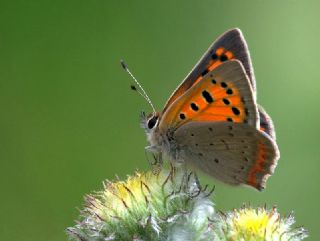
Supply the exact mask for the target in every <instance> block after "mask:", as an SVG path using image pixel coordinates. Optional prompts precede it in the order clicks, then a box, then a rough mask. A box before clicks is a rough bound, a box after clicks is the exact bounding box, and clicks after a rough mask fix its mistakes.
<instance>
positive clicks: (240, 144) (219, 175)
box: [141, 29, 279, 190]
mask: <svg viewBox="0 0 320 241" xmlns="http://www.w3.org/2000/svg"><path fill="white" fill-rule="evenodd" d="M141 119H142V126H143V128H144V129H145V130H146V134H147V139H148V142H149V143H150V146H149V147H147V149H148V150H150V151H152V152H155V153H157V154H159V155H160V156H164V158H166V159H169V161H170V162H172V163H177V162H181V163H185V164H186V166H187V167H191V168H194V169H196V170H201V171H202V172H204V173H206V174H208V175H210V176H213V177H215V178H216V179H218V180H220V181H222V182H225V183H228V184H231V185H239V184H246V185H249V186H252V187H254V188H256V189H258V190H261V189H263V188H264V187H265V183H266V180H267V177H268V176H269V175H271V174H272V173H273V171H274V168H275V166H276V163H277V160H278V158H279V151H278V147H277V145H276V142H275V134H274V128H273V124H272V121H271V118H270V117H269V115H268V114H267V113H266V112H265V111H264V109H262V107H260V106H259V105H258V104H257V102H256V85H255V79H254V74H253V69H252V65H251V59H250V55H249V52H248V49H247V45H246V42H245V40H244V38H243V36H242V33H241V31H240V30H239V29H232V30H229V31H228V32H226V33H225V34H223V35H222V36H221V37H220V38H218V40H217V41H216V42H214V43H213V45H212V46H210V48H209V50H208V51H207V52H206V53H205V55H204V56H203V57H202V58H201V59H200V61H199V62H198V64H197V65H196V67H195V68H194V69H193V70H192V71H191V72H190V74H189V75H188V76H187V77H186V79H185V80H184V81H183V82H182V84H181V85H180V86H179V87H178V88H177V89H176V90H175V92H174V93H173V94H172V95H171V97H170V98H169V100H168V102H167V104H166V105H165V107H164V109H163V111H162V112H158V113H153V114H151V115H150V116H148V117H146V116H144V115H142V118H141Z"/></svg>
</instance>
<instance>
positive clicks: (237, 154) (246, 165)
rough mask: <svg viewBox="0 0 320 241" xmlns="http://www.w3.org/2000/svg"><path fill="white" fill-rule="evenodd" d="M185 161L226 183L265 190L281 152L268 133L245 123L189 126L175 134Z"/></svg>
mask: <svg viewBox="0 0 320 241" xmlns="http://www.w3.org/2000/svg"><path fill="white" fill-rule="evenodd" d="M174 140H175V141H176V142H177V143H178V148H179V149H180V150H183V151H182V152H181V155H182V157H181V158H182V159H184V160H185V161H186V163H187V164H188V165H191V166H193V167H195V168H196V169H200V170H201V171H203V172H205V173H206V174H208V175H210V176H213V177H215V178H217V179H219V180H220V181H223V182H225V183H229V184H233V185H238V184H247V185H250V186H252V187H254V188H256V189H258V190H261V189H263V188H264V187H265V182H266V179H267V177H268V176H269V175H271V174H272V173H273V170H274V168H275V166H276V161H277V159H278V156H279V154H278V149H277V146H276V144H275V143H274V142H273V140H272V139H271V138H270V137H269V136H268V135H266V134H265V133H263V132H261V131H259V130H256V129H255V128H254V127H252V126H249V125H246V124H244V123H226V122H189V123H187V124H185V125H183V126H181V127H180V128H178V129H177V130H176V131H175V133H174Z"/></svg>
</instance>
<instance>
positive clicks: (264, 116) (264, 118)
mask: <svg viewBox="0 0 320 241" xmlns="http://www.w3.org/2000/svg"><path fill="white" fill-rule="evenodd" d="M258 110H259V118H260V130H261V131H263V132H265V133H267V134H268V135H269V136H270V137H271V138H272V139H273V140H276V133H275V131H274V127H273V122H272V119H271V117H270V116H269V115H268V113H267V112H266V111H265V110H264V109H263V108H262V106H260V105H258Z"/></svg>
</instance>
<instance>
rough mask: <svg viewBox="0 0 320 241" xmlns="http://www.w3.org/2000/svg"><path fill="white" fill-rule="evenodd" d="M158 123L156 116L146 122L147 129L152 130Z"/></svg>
mask: <svg viewBox="0 0 320 241" xmlns="http://www.w3.org/2000/svg"><path fill="white" fill-rule="evenodd" d="M157 122H158V116H153V117H151V118H150V119H149V120H148V128H149V129H152V128H153V127H155V125H156V124H157Z"/></svg>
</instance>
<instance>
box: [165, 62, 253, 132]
mask: <svg viewBox="0 0 320 241" xmlns="http://www.w3.org/2000/svg"><path fill="white" fill-rule="evenodd" d="M258 118H259V117H258V111H257V108H256V102H255V97H254V94H253V90H252V87H251V85H250V83H249V79H248V77H247V75H246V73H245V71H244V68H243V66H242V64H241V62H240V61H238V60H229V61H226V62H224V63H223V64H221V65H219V66H218V67H216V68H215V69H213V70H212V71H210V72H209V73H208V74H207V75H206V76H205V77H204V78H203V79H202V80H201V81H200V82H198V83H197V84H196V85H194V86H192V87H191V88H190V89H188V90H187V91H186V93H185V94H184V95H182V96H180V97H179V98H178V99H177V100H176V101H175V102H174V103H173V104H172V105H171V106H170V108H169V109H167V111H166V112H165V113H164V114H163V117H162V118H161V121H160V129H169V128H171V129H172V128H174V129H175V128H178V127H179V126H181V125H183V124H185V123H187V122H190V121H215V122H238V123H248V124H249V125H251V126H254V127H256V128H257V120H258Z"/></svg>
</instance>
